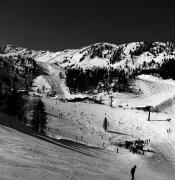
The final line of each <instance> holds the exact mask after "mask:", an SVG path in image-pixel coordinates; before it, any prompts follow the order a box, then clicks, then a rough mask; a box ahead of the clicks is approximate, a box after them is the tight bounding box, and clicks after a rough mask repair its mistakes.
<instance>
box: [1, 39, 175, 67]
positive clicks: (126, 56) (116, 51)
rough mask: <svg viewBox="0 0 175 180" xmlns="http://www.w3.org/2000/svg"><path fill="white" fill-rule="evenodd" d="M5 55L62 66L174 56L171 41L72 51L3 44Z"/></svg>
mask: <svg viewBox="0 0 175 180" xmlns="http://www.w3.org/2000/svg"><path fill="white" fill-rule="evenodd" d="M0 52H1V54H3V55H4V56H18V55H21V56H26V57H32V58H34V59H35V60H36V61H39V62H46V61H49V62H50V63H54V64H56V65H60V66H62V67H67V66H68V67H81V68H83V69H87V68H92V67H94V66H95V67H113V68H118V67H120V68H125V70H128V69H132V68H138V67H139V66H141V65H143V63H145V62H146V63H147V64H148V63H150V64H151V63H152V64H154V65H156V64H155V63H160V64H161V63H162V61H163V60H164V59H169V58H174V57H175V43H174V42H134V43H128V44H122V45H114V44H109V43H96V44H93V45H90V46H87V47H83V48H80V49H75V50H64V51H62V52H51V51H36V50H28V49H26V48H21V47H15V46H13V45H6V46H2V47H1V48H0Z"/></svg>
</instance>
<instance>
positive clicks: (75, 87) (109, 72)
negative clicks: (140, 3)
mask: <svg viewBox="0 0 175 180" xmlns="http://www.w3.org/2000/svg"><path fill="white" fill-rule="evenodd" d="M66 76H67V78H66V85H67V86H68V87H69V89H70V92H73V93H77V92H81V93H85V92H89V91H93V90H94V89H97V90H98V91H109V90H111V89H112V90H113V91H126V90H128V89H129V86H128V79H129V77H128V74H127V73H126V72H125V71H124V70H122V69H114V68H110V69H107V68H105V67H104V68H93V69H86V70H83V69H82V68H68V69H67V70H66Z"/></svg>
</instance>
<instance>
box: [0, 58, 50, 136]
mask: <svg viewBox="0 0 175 180" xmlns="http://www.w3.org/2000/svg"><path fill="white" fill-rule="evenodd" d="M40 73H43V71H42V69H41V68H40V67H39V66H38V65H37V64H36V62H35V60H34V59H32V58H28V57H22V56H17V57H11V56H10V57H8V58H7V57H0V112H1V113H7V114H10V115H13V116H17V117H18V119H19V120H20V121H21V122H22V123H23V124H29V123H30V126H31V127H32V128H33V129H34V130H36V131H38V132H41V133H44V129H45V127H46V124H47V117H46V114H45V107H44V103H43V102H42V101H41V100H38V101H37V103H36V104H35V105H34V109H35V110H34V111H33V114H34V115H33V119H32V121H31V120H30V121H29V120H28V117H27V116H26V111H27V104H28V103H30V102H29V98H28V96H27V95H28V91H29V89H30V87H31V86H32V81H33V78H34V77H36V76H38V75H40ZM34 122H35V126H34ZM36 124H38V125H37V127H39V128H36Z"/></svg>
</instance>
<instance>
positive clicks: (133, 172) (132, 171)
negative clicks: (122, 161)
mask: <svg viewBox="0 0 175 180" xmlns="http://www.w3.org/2000/svg"><path fill="white" fill-rule="evenodd" d="M135 170H136V165H135V166H134V167H133V168H132V169H131V176H132V179H131V180H134V174H135Z"/></svg>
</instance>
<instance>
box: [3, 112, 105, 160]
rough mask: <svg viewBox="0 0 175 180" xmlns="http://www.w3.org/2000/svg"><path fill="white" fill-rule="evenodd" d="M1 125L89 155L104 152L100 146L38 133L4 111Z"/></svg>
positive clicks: (96, 155) (94, 155)
mask: <svg viewBox="0 0 175 180" xmlns="http://www.w3.org/2000/svg"><path fill="white" fill-rule="evenodd" d="M0 126H2V127H8V128H11V129H14V130H17V131H19V132H21V133H23V134H26V135H29V136H32V137H34V138H37V139H40V140H42V141H45V142H48V143H51V144H54V145H56V146H59V147H62V148H66V149H69V150H71V151H74V152H77V153H81V154H83V155H86V156H89V157H93V158H94V157H95V158H97V157H98V158H99V154H100V152H103V151H102V149H100V148H93V147H90V146H87V145H85V144H81V143H78V142H74V141H71V140H66V139H64V140H63V139H62V140H57V139H54V138H51V137H49V136H46V135H44V134H41V133H38V132H36V131H34V130H33V129H31V128H30V127H27V126H25V125H24V124H22V123H21V122H20V121H19V120H18V119H17V118H16V117H14V116H10V115H6V114H2V113H0ZM95 150H96V151H95ZM100 150H101V151H100Z"/></svg>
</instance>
